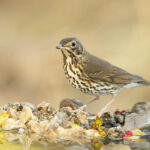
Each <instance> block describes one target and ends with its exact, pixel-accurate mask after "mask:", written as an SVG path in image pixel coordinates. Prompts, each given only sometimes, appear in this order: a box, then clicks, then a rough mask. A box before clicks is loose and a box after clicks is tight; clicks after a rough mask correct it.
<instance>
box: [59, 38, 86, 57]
mask: <svg viewBox="0 0 150 150" xmlns="http://www.w3.org/2000/svg"><path fill="white" fill-rule="evenodd" d="M56 48H57V49H60V50H61V51H62V53H63V54H64V55H65V56H66V57H69V56H70V57H80V56H82V54H83V52H84V48H83V46H82V44H81V43H80V41H79V40H78V39H77V38H74V37H69V38H65V39H62V40H61V41H60V43H59V45H57V46H56Z"/></svg>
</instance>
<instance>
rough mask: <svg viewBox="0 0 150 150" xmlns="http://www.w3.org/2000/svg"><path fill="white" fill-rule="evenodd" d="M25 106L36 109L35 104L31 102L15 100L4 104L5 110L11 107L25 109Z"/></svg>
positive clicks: (19, 109) (17, 109) (18, 109)
mask: <svg viewBox="0 0 150 150" xmlns="http://www.w3.org/2000/svg"><path fill="white" fill-rule="evenodd" d="M24 106H27V107H30V108H31V110H32V111H33V110H34V109H35V107H34V105H33V104H31V103H20V102H15V103H8V104H5V105H4V106H3V110H7V109H9V108H12V109H15V110H16V111H22V109H23V107H24Z"/></svg>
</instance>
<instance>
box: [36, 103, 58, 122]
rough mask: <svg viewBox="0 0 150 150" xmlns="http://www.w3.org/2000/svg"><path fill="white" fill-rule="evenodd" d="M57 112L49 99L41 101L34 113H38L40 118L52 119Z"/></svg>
mask: <svg viewBox="0 0 150 150" xmlns="http://www.w3.org/2000/svg"><path fill="white" fill-rule="evenodd" d="M55 114H56V109H54V108H53V107H52V106H51V103H50V102H49V101H43V102H41V103H40V104H39V105H38V106H37V108H36V109H35V110H34V115H36V116H37V117H38V119H39V120H50V119H51V118H52V117H53V116H54V115H55Z"/></svg>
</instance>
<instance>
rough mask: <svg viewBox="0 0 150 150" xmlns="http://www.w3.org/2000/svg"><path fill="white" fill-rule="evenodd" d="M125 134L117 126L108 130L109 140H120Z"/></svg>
mask: <svg viewBox="0 0 150 150" xmlns="http://www.w3.org/2000/svg"><path fill="white" fill-rule="evenodd" d="M122 133H125V131H124V130H123V129H122V127H120V126H118V127H113V128H110V129H108V132H107V134H108V138H109V139H111V140H118V139H119V140H120V139H121V138H120V137H121V136H120V135H121V134H122Z"/></svg>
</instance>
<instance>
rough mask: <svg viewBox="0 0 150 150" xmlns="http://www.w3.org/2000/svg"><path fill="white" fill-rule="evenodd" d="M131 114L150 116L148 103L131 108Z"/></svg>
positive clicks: (149, 104) (141, 103)
mask: <svg viewBox="0 0 150 150" xmlns="http://www.w3.org/2000/svg"><path fill="white" fill-rule="evenodd" d="M132 112H134V113H137V114H148V113H149V114H150V102H139V103H136V104H135V105H134V106H133V108H132Z"/></svg>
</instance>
